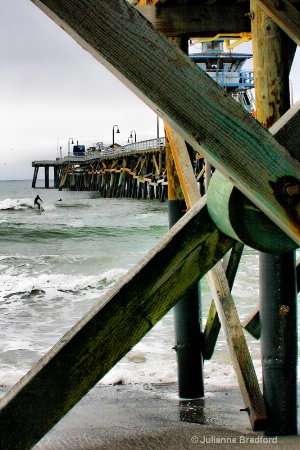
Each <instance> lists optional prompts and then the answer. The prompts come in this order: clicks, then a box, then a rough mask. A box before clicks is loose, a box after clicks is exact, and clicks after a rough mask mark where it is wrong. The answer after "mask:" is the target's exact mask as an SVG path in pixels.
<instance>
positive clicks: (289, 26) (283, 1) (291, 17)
mask: <svg viewBox="0 0 300 450" xmlns="http://www.w3.org/2000/svg"><path fill="white" fill-rule="evenodd" d="M256 1H257V4H258V5H259V6H260V7H261V8H262V9H263V10H264V11H265V13H266V14H268V16H269V17H271V19H273V20H274V22H275V23H277V25H278V26H279V27H280V28H281V29H282V30H283V31H284V32H285V33H286V34H287V35H288V36H289V37H290V38H291V39H292V40H293V41H294V42H296V44H297V45H300V12H299V11H298V9H296V8H295V6H293V5H292V3H291V2H290V1H288V0H278V1H274V0H256Z"/></svg>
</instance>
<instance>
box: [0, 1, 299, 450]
mask: <svg viewBox="0 0 300 450" xmlns="http://www.w3.org/2000/svg"><path fill="white" fill-rule="evenodd" d="M32 1H33V3H35V4H36V5H37V6H38V7H40V9H41V10H43V11H44V12H45V13H46V14H47V15H48V16H49V17H50V18H52V19H53V20H54V21H55V22H56V23H57V24H58V25H59V26H61V27H62V28H63V29H65V30H66V31H67V32H68V33H69V34H70V35H71V36H72V37H73V38H74V39H75V40H76V41H77V42H78V43H79V44H80V45H81V46H82V47H83V48H84V49H85V50H87V51H89V52H90V53H91V54H92V55H93V56H94V57H95V58H96V59H97V60H98V61H99V62H101V63H102V64H104V65H105V66H106V67H107V68H109V70H110V71H111V72H112V73H113V74H115V75H116V76H117V77H118V78H119V79H121V80H122V81H123V82H124V83H125V84H126V85H127V86H128V87H129V88H130V89H131V90H132V91H133V92H135V93H136V94H137V95H138V96H139V97H140V98H141V99H142V100H143V101H145V103H146V104H148V105H149V106H150V107H151V108H152V109H153V110H154V111H155V112H156V113H157V114H158V115H159V116H160V117H161V118H163V120H164V121H165V122H166V129H168V127H169V134H172V139H170V147H171V153H172V157H173V159H174V164H173V163H170V159H169V160H168V157H166V154H167V153H164V152H162V151H161V150H160V151H159V152H156V151H152V152H151V151H150V152H148V153H145V154H143V155H138V154H135V155H128V156H125V155H122V157H114V158H108V159H107V160H105V159H102V158H99V159H98V160H97V159H96V160H94V161H90V162H89V163H88V164H86V161H84V164H85V165H81V162H80V163H78V160H77V163H76V164H75V163H74V162H72V161H68V162H64V163H63V164H61V163H60V166H61V167H60V170H59V171H58V172H59V173H58V174H57V178H56V180H55V183H56V187H58V188H62V187H64V186H67V187H69V188H73V189H76V188H78V189H79V188H81V187H82V183H83V186H84V187H86V188H87V189H91V188H96V189H98V190H99V191H100V192H102V194H103V195H107V196H110V195H113V196H118V195H124V196H129V197H130V196H137V197H138V196H140V197H142V196H146V195H147V196H149V197H150V195H152V194H151V192H153V190H152V188H157V189H158V187H159V185H160V186H161V189H160V194H159V196H163V194H162V193H163V191H164V189H163V186H166V184H165V183H166V182H167V180H166V178H165V176H166V173H167V176H168V194H170V190H169V188H170V186H171V184H172V188H173V190H172V195H175V196H176V195H177V194H178V192H179V190H177V191H176V182H175V181H174V178H175V173H171V169H170V167H171V166H174V167H175V168H176V170H174V172H175V171H177V176H178V179H179V181H180V184H181V188H182V192H183V196H184V199H185V201H186V205H187V212H186V214H185V215H184V216H183V217H182V218H181V219H180V220H179V221H178V222H177V223H176V224H175V225H174V226H173V227H172V228H171V229H170V231H169V233H168V234H167V235H166V236H165V238H164V239H162V240H161V241H160V242H159V243H158V244H157V245H156V246H155V247H154V248H153V249H152V250H151V251H150V252H149V254H148V255H147V256H146V257H145V258H144V259H143V260H142V261H141V263H140V264H139V266H138V267H134V268H132V269H131V270H130V271H129V272H128V274H127V275H126V276H125V277H124V278H123V279H122V280H120V282H119V283H117V284H116V285H115V286H114V287H113V288H112V289H111V290H110V291H109V292H108V293H107V294H106V295H105V296H104V297H103V298H102V299H100V300H99V303H98V304H97V305H96V306H95V307H94V308H93V309H92V310H91V311H90V312H89V313H88V314H87V315H86V316H85V317H84V318H82V319H81V320H80V321H79V322H78V323H77V324H76V325H75V326H74V327H73V328H72V329H71V330H70V331H69V332H68V333H67V334H66V335H65V336H64V337H63V338H62V339H61V340H60V341H59V342H58V343H57V344H56V345H55V346H54V347H53V348H52V349H51V350H50V351H49V353H48V354H47V355H45V356H44V357H43V358H42V359H41V360H40V361H39V362H38V364H37V365H36V366H35V367H33V368H32V370H31V371H30V372H29V373H28V374H27V375H26V376H25V377H24V378H23V379H22V380H20V382H19V383H17V384H16V385H15V386H14V387H13V388H12V390H11V391H10V392H9V393H8V394H7V395H6V396H5V398H4V399H3V400H2V402H1V409H0V429H1V437H0V442H1V448H3V449H16V448H22V449H27V448H28V449H29V448H31V447H32V446H33V445H35V444H36V442H37V441H38V440H39V439H41V438H42V437H43V436H44V435H45V434H46V433H47V432H48V431H49V430H50V429H51V428H52V427H53V425H55V424H56V423H57V422H58V421H59V420H60V419H61V418H62V417H63V416H64V415H65V414H66V413H67V412H68V411H69V410H70V409H71V408H72V407H73V406H74V405H75V404H76V403H77V402H78V401H79V400H80V399H81V398H82V397H83V396H84V395H85V394H86V393H87V392H88V391H89V390H90V389H91V388H92V387H93V386H95V384H96V383H97V382H98V381H99V380H100V379H101V378H102V377H103V376H104V375H105V374H106V373H107V372H108V371H109V370H110V369H111V368H112V367H113V366H114V365H115V364H116V363H117V362H118V361H119V360H120V359H121V358H122V357H123V356H124V355H125V354H126V353H127V352H128V351H129V350H130V349H131V348H132V347H133V346H134V345H135V344H136V343H137V342H139V340H140V339H141V338H142V337H143V336H144V335H145V334H146V333H147V332H148V331H149V330H150V329H151V328H152V327H153V326H154V325H155V323H157V322H158V321H159V320H160V319H161V318H162V317H163V315H164V314H166V312H167V311H169V310H170V309H171V308H172V307H173V306H174V305H176V304H177V303H178V302H179V301H180V300H181V299H182V298H183V296H184V295H185V294H187V293H188V292H190V291H191V289H192V288H194V286H195V285H196V284H197V283H198V281H199V280H200V279H201V278H202V277H203V276H204V275H206V274H207V273H209V275H208V276H209V281H210V284H211V291H212V297H213V302H212V307H211V311H210V317H209V319H208V323H207V328H205V331H204V332H203V333H201V340H199V341H198V345H199V346H200V347H201V352H202V355H203V356H204V357H206V358H209V357H210V355H211V354H212V352H213V348H214V345H215V342H216V339H217V336H218V332H219V329H220V322H221V324H222V327H223V329H224V331H225V334H226V338H227V342H228V346H229V348H230V351H231V356H232V361H233V365H234V368H235V371H236V374H237V378H238V382H239V386H240V390H241V393H242V396H243V400H244V404H245V412H247V413H248V416H249V420H250V423H251V426H252V429H253V430H255V431H258V430H263V431H266V432H267V433H269V434H271V435H273V434H274V433H275V432H274V424H277V425H278V424H279V427H277V429H279V433H278V434H281V435H284V434H297V424H296V421H297V420H296V419H297V418H296V414H295V409H296V404H297V399H296V357H297V355H296V353H295V348H296V343H295V336H296V333H295V331H296V328H295V327H296V325H295V314H294V311H295V304H296V294H295V293H296V291H295V285H296V283H295V279H294V278H293V276H294V269H295V267H294V265H293V264H292V266H293V267H292V269H291V270H290V271H289V275H290V280H291V281H290V284H288V283H284V287H283V286H282V285H281V286H280V287H279V290H281V291H284V289H289V292H290V293H291V294H292V295H291V296H290V297H291V298H290V299H289V302H290V303H289V304H288V305H287V304H286V305H283V299H282V298H281V297H279V296H278V297H277V299H276V301H277V303H276V305H275V308H272V300H271V301H270V299H269V301H270V308H272V309H273V311H272V313H273V316H274V317H275V316H276V317H275V318H276V323H277V324H278V326H277V327H276V328H278V330H279V331H278V333H280V335H278V336H279V340H281V345H279V346H277V348H276V349H275V353H276V351H277V350H279V349H280V351H279V353H278V354H275V355H274V354H273V355H272V357H271V358H270V361H271V363H272V361H273V360H274V361H275V360H276V361H275V366H276V367H275V368H276V370H279V372H280V375H279V377H277V378H276V375H275V376H274V365H273V366H272V367H269V366H268V370H269V369H271V372H272V376H271V377H269V378H268V379H267V382H266V383H265V384H264V392H261V389H260V386H259V384H258V381H257V377H256V374H255V371H254V370H253V363H252V360H251V356H250V354H249V352H248V350H247V346H246V343H245V338H244V334H243V330H242V327H241V324H240V322H239V318H238V316H237V313H236V310H235V305H234V302H233V298H232V296H231V292H230V291H231V288H232V284H233V281H234V277H235V273H236V271H237V268H238V262H239V258H240V250H241V248H240V246H239V244H240V243H238V244H237V242H236V240H235V239H234V238H232V237H230V236H229V235H227V234H225V233H223V232H222V231H220V229H219V228H218V226H217V225H218V224H216V223H214V222H213V221H212V219H211V218H210V215H209V213H208V209H207V206H206V197H205V196H204V195H201V193H200V192H198V194H199V196H198V194H197V189H195V184H196V178H198V177H199V176H200V173H201V170H200V167H198V166H197V165H196V162H197V159H195V161H191V158H190V153H189V148H192V149H193V152H194V154H195V155H196V154H199V155H200V154H201V155H203V157H204V159H205V161H206V165H207V166H208V165H212V166H213V167H214V168H215V169H216V170H219V171H220V172H221V173H222V174H223V175H224V176H225V177H226V178H227V179H229V180H230V181H231V182H232V184H233V185H234V187H235V188H237V189H239V190H240V191H241V193H242V194H244V195H245V196H246V197H247V198H248V199H249V200H251V202H253V205H254V207H255V208H258V209H259V210H261V211H262V212H263V213H264V214H265V215H266V216H267V217H268V218H269V219H270V220H271V221H272V222H273V223H274V224H276V225H277V226H278V227H279V228H280V229H281V230H282V231H283V232H284V233H285V234H286V235H288V236H289V237H290V239H291V240H292V241H293V242H294V243H295V244H296V246H299V244H300V220H299V205H300V199H299V194H298V193H297V192H298V191H297V186H298V187H299V185H300V158H299V150H297V149H295V147H294V144H293V143H295V142H299V135H300V133H299V129H300V127H299V109H300V104H299V103H298V104H296V105H295V106H294V107H293V108H292V109H291V110H289V111H288V112H287V113H286V114H285V115H284V113H285V112H286V111H287V109H288V108H287V101H286V97H285V95H286V86H287V85H288V77H287V76H286V75H287V74H288V71H289V69H290V65H291V61H292V59H293V53H294V51H295V45H294V43H297V44H298V45H299V43H300V39H299V38H300V13H299V9H300V8H299V6H300V4H299V2H298V1H296V2H293V3H291V2H289V1H287V0H283V1H282V2H280V7H278V5H277V6H276V5H275V4H272V3H271V2H269V0H263V1H258V2H256V1H255V2H254V3H251V5H250V4H249V3H248V2H235V1H233V2H230V1H229V2H225V3H224V2H219V1H216V2H211V1H209V2H204V3H203V9H202V8H201V14H202V15H201V14H200V10H197V8H196V11H195V10H194V8H191V9H188V7H189V6H192V7H194V6H195V5H194V2H189V1H187V2H181V1H180V2H176V1H175V2H169V1H168V0H167V1H166V2H164V1H161V0H158V1H157V2H155V1H154V2H153V3H151V6H150V5H149V4H148V3H147V2H146V4H144V3H143V2H142V0H141V1H140V2H138V3H137V5H136V6H137V9H139V8H140V10H141V11H143V9H142V8H148V9H145V15H147V14H150V15H151V14H152V16H151V21H152V22H153V24H154V25H155V27H156V26H157V27H158V28H160V29H161V31H162V32H163V33H164V34H165V35H166V36H167V37H165V36H163V34H161V33H160V32H159V31H158V30H157V29H156V28H155V27H153V25H152V24H151V23H149V22H148V20H146V19H145V18H144V17H143V16H142V15H141V14H140V13H139V12H138V11H137V9H135V8H134V7H133V6H132V5H130V4H129V3H128V2H126V1H123V0H101V1H100V0H99V1H90V0H65V1H64V2H61V1H60V0H32ZM257 6H259V7H260V8H262V11H264V14H267V15H268V19H267V20H266V22H263V21H262V22H259V23H256V22H255V21H256V20H257V17H261V16H260V12H259V13H257V12H256V13H255V14H253V10H254V7H257ZM232 8H235V16H234V17H235V18H234V20H233V21H232ZM250 8H251V10H250ZM180 9H181V12H178V11H180ZM168 10H169V11H168ZM150 11H151V13H150ZM183 11H184V13H183ZM205 11H206V14H207V15H205V14H204V13H205ZM219 11H221V12H222V14H221V15H222V20H221V18H220V17H221V16H220V13H219ZM245 11H246V18H247V25H243V24H245ZM176 14H177V15H176ZM193 14H196V20H193V17H194V16H193ZM197 14H198V16H197ZM217 14H219V16H217ZM149 17H150V16H149ZM218 17H219V18H218ZM160 19H161V22H159V20H160ZM230 23H231V25H230ZM261 23H264V24H266V25H264V26H265V28H264V29H263V26H262V27H261V29H260V30H257V29H256V28H255V27H258V28H259V27H260V24H261ZM213 24H215V25H214V26H215V27H216V28H215V33H214V34H218V33H220V32H231V33H233V32H241V31H249V29H251V30H252V33H254V31H255V32H257V33H258V34H259V36H260V37H261V36H264V37H265V34H268V32H270V30H271V31H272V33H271V39H272V42H274V41H275V42H276V44H278V41H279V40H280V42H281V44H282V42H285V43H286V42H288V43H290V44H291V45H290V46H288V48H289V49H290V50H289V51H288V52H286V53H285V55H286V54H288V58H287V59H288V70H287V71H285V72H284V73H280V75H279V76H278V78H280V82H279V81H278V80H277V79H276V80H271V81H272V83H273V84H272V86H274V84H276V86H278V85H282V86H283V87H284V88H283V89H278V90H276V89H273V90H272V92H266V91H264V89H266V87H265V86H269V85H270V80H264V81H265V83H264V82H261V81H262V80H261V79H260V80H259V81H260V82H261V83H260V88H261V89H262V92H263V94H261V95H262V96H261V98H259V99H258V101H257V105H258V116H257V119H258V120H255V119H254V118H253V117H251V116H250V115H249V114H248V113H247V112H246V111H245V110H244V109H243V108H242V107H241V106H240V105H238V104H237V102H235V100H233V99H232V97H231V96H230V95H228V94H227V93H226V92H224V90H223V89H221V88H219V87H218V86H217V85H216V83H214V81H212V80H211V79H210V78H209V77H208V76H207V75H206V74H204V73H203V72H202V71H201V70H199V68H198V67H197V66H196V65H195V64H194V63H192V62H191V61H190V59H189V58H188V57H187V56H186V55H185V54H184V53H183V52H182V50H181V49H180V48H179V46H178V45H174V44H175V41H176V39H178V38H180V39H181V38H182V39H186V38H187V37H193V36H200V35H207V33H208V37H211V32H212V27H213ZM270 24H271V25H270ZM233 25H234V26H235V28H234V26H233ZM167 26H168V30H167V29H166V27H167ZM192 27H195V28H194V29H192ZM241 27H243V29H242V30H241V29H240V28H241ZM196 29H197V30H196ZM275 29H276V31H275V32H274V30H275ZM224 30H225V31H224ZM282 32H284V33H286V34H287V36H284V38H282V36H281V33H282ZM279 35H280V36H281V37H278V36H279ZM274 36H275V37H274ZM170 37H172V38H176V39H170ZM265 39H266V37H265ZM281 39H283V41H281ZM177 43H178V42H177ZM281 44H280V45H279V44H278V45H277V46H276V52H277V53H276V54H279V55H282V60H284V56H283V50H282V49H284V48H286V47H285V46H283V45H281ZM265 46H266V47H267V44H265ZM265 46H264V45H259V46H258V47H259V50H258V52H263V51H264V50H263V49H264V48H265ZM181 47H182V46H181ZM127 54H128V55H130V58H124V55H127ZM272 55H273V53H272V52H270V53H266V54H265V55H264V56H265V63H264V64H265V65H264V67H263V70H260V69H257V70H256V75H257V77H258V75H259V74H260V75H261V76H262V74H263V73H264V72H266V73H267V72H268V73H271V70H270V71H267V70H266V69H267V67H268V68H269V66H271V62H272V61H273V59H272ZM278 67H279V68H280V64H278V65H277V69H278ZM137 68H138V70H137ZM275 91H276V93H275V94H274V92H275ZM274 95H275V99H274V98H273V97H272V96H274ZM265 96H267V98H268V101H267V105H269V106H270V105H271V106H272V105H273V106H272V111H271V112H270V111H268V110H267V108H266V105H265V104H264V102H263V100H264V98H265ZM276 96H277V97H276ZM271 97H272V98H271ZM260 122H262V123H263V125H262V124H261V123H260ZM275 122H277V124H276V125H277V129H276V132H275V130H272V129H271V132H269V131H268V130H267V129H266V128H270V127H271V126H272V125H273V123H275ZM170 130H171V131H170ZM287 130H288V131H287ZM291 135H294V137H293V139H290V136H291ZM185 143H186V144H185ZM285 146H286V147H285ZM76 166H77V167H76ZM45 167H46V166H45ZM195 167H197V170H196V172H197V173H196V176H195ZM76 171H77V172H76ZM80 173H83V175H80ZM36 178H37V174H36V176H35V178H34V180H36ZM46 178H47V176H46V177H45V179H46ZM78 180H81V181H78ZM33 184H34V183H33ZM143 186H144V189H142V187H143ZM145 186H146V188H145ZM45 187H47V186H45ZM295 191H296V194H293V192H295ZM153 195H157V193H155V194H153ZM178 195H179V196H180V195H181V194H178ZM168 197H169V198H170V195H169V196H168ZM229 252H230V253H229ZM225 255H226V258H225ZM223 258H224V259H223ZM221 261H222V262H221ZM289 261H290V258H289ZM278 270H280V271H281V270H282V268H280V269H278ZM280 274H282V272H280ZM278 278H280V276H279V275H278ZM293 279H294V281H293ZM274 283H275V280H274ZM262 301H264V302H265V300H262ZM278 302H279V303H278ZM273 303H274V302H273ZM274 320H275V319H274ZM274 323H275V322H274ZM261 325H262V330H261V331H262V333H265V329H266V328H267V327H265V326H264V321H262V322H261ZM263 328H264V329H263ZM267 334H268V332H267ZM269 338H270V335H269V336H268V338H267V340H268V339H269ZM289 338H291V339H289ZM267 340H265V341H264V342H267ZM282 342H284V345H282ZM291 342H292V344H291V345H288V343H291ZM267 347H268V346H267ZM291 348H292V350H291V351H289V350H290V349H291ZM268 350H269V351H271V350H272V351H273V349H272V348H271V346H269V347H268V348H267V351H268ZM267 351H266V353H267ZM283 374H284V377H282V375H283ZM266 376H267V377H268V375H267V374H266ZM273 376H274V378H272V377H273ZM286 379H288V382H286V381H285V380H286ZM276 380H277V381H278V380H281V383H280V385H276ZM284 383H286V385H284V386H283V384H284ZM278 389H280V395H282V397H281V398H283V399H284V400H286V399H289V398H290V393H292V397H293V398H292V401H291V402H288V401H283V402H280V404H279V403H278V402H277V400H276V395H277V394H278V393H279V390H278ZM49 399H50V401H49ZM281 403H282V404H283V407H282V410H281V411H280V413H279V414H278V408H281ZM276 414H277V417H275V416H276ZM278 416H279V419H278Z"/></svg>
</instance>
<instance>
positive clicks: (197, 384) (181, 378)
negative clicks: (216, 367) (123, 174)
mask: <svg viewBox="0 0 300 450" xmlns="http://www.w3.org/2000/svg"><path fill="white" fill-rule="evenodd" d="M184 209H185V202H183V201H181V200H169V201H168V211H169V226H170V228H171V227H172V226H173V225H174V224H175V223H176V222H177V221H178V220H179V219H180V218H181V217H182V216H183V214H184V213H183V212H182V211H183V210H184ZM173 314H174V329H175V342H176V345H175V350H176V353H177V367H178V395H179V397H180V398H182V399H188V398H189V399H193V398H199V397H203V396H204V377H203V357H202V353H201V290H200V282H199V284H197V285H195V286H194V287H193V288H192V289H191V290H190V291H189V292H188V293H187V294H186V295H185V296H184V297H183V298H182V299H181V300H180V301H179V302H178V303H177V305H176V306H174V308H173Z"/></svg>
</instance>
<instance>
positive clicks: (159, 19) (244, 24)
mask: <svg viewBox="0 0 300 450" xmlns="http://www.w3.org/2000/svg"><path fill="white" fill-rule="evenodd" d="M136 9H137V10H138V11H139V12H140V13H141V14H142V15H143V16H144V17H145V18H146V19H147V20H149V22H151V23H152V25H153V26H154V27H155V28H157V29H158V30H159V31H160V32H162V33H163V34H164V35H165V36H168V37H183V36H186V37H188V38H189V37H207V36H211V37H214V36H216V35H217V34H218V33H220V32H222V33H240V32H241V31H244V32H249V31H251V30H250V21H249V19H248V18H247V17H246V13H248V12H249V7H248V6H247V4H246V3H240V4H237V5H234V6H224V8H223V7H222V8H220V6H219V5H213V6H211V5H210V6H208V5H204V4H203V3H196V2H194V3H193V4H186V5H183V4H181V5H178V4H177V5H169V6H164V5H163V6H149V5H148V6H145V5H140V4H138V5H137V6H136ZM224 10H225V14H224Z"/></svg>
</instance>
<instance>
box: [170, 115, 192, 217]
mask: <svg viewBox="0 0 300 450" xmlns="http://www.w3.org/2000/svg"><path fill="white" fill-rule="evenodd" d="M165 130H166V135H167V137H168V141H169V144H170V147H171V151H172V155H173V159H174V163H175V167H176V171H177V174H178V178H179V181H180V184H181V189H182V191H183V195H184V198H185V203H186V206H187V208H188V209H190V208H191V207H192V206H193V205H195V203H197V202H198V201H199V200H200V198H201V195H200V192H199V189H198V185H197V181H196V177H195V174H194V170H193V166H192V163H191V158H190V155H189V152H188V149H187V146H186V143H185V140H184V139H183V138H182V137H181V136H180V135H179V134H178V133H176V131H174V130H172V128H171V127H169V125H168V124H167V123H165Z"/></svg>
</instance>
